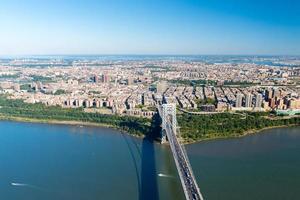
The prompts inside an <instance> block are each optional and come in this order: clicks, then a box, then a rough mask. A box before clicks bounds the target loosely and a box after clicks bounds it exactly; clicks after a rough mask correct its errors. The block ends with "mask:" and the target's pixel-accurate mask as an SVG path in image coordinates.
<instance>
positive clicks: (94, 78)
mask: <svg viewBox="0 0 300 200" xmlns="http://www.w3.org/2000/svg"><path fill="white" fill-rule="evenodd" d="M93 82H94V83H98V76H97V75H94V76H93Z"/></svg>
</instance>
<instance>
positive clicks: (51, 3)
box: [0, 0, 300, 55]
mask: <svg viewBox="0 0 300 200" xmlns="http://www.w3.org/2000/svg"><path fill="white" fill-rule="evenodd" d="M299 10H300V2H299V1H297V0H285V1H283V0H278V1H272V0H244V1H238V0H210V1H205V0H173V1H172V0H164V1H161V0H147V1H146V0H127V1H124V0H79V1H71V0H45V1H40V0H24V1H17V0H2V1H1V3H0V27H1V31H0V55H33V54H34V55H41V54H56V55H57V54H226V55H229V54H252V55H253V54H264V55H300V45H299V44H300V15H299Z"/></svg>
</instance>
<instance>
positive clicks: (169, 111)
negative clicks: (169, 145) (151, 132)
mask: <svg viewBox="0 0 300 200" xmlns="http://www.w3.org/2000/svg"><path fill="white" fill-rule="evenodd" d="M161 118H162V129H161V131H162V133H161V143H165V142H167V134H166V132H165V131H166V129H167V123H168V122H170V121H171V126H172V129H173V131H174V133H175V135H177V133H176V129H177V121H176V104H163V105H162V116H161Z"/></svg>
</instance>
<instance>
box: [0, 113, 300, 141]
mask: <svg viewBox="0 0 300 200" xmlns="http://www.w3.org/2000/svg"><path fill="white" fill-rule="evenodd" d="M5 120H6V121H15V122H27V123H40V124H56V125H71V126H89V127H100V128H101V127H102V128H111V129H114V130H117V131H120V132H121V134H124V133H125V134H127V135H130V136H133V137H136V138H140V139H143V138H145V137H146V136H145V135H136V134H130V133H129V132H127V131H124V130H121V129H120V128H119V127H117V126H113V125H109V124H104V123H96V122H84V121H74V120H70V121H68V120H61V121H59V120H49V119H36V118H29V117H15V116H6V115H2V114H0V121H5ZM294 126H299V124H290V125H281V126H270V127H264V128H261V129H251V130H247V131H245V132H243V133H242V134H241V135H233V136H224V137H222V136H220V137H214V138H206V139H201V140H197V141H184V140H182V138H181V141H183V142H182V144H183V145H190V144H195V143H201V142H205V141H212V140H222V139H235V138H242V137H246V136H249V135H254V134H259V133H260V132H262V131H264V130H269V129H276V128H288V127H294Z"/></svg>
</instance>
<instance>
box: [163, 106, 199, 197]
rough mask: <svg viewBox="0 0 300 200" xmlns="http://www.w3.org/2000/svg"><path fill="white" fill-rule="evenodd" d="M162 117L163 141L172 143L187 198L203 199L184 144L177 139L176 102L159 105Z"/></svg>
mask: <svg viewBox="0 0 300 200" xmlns="http://www.w3.org/2000/svg"><path fill="white" fill-rule="evenodd" d="M157 109H158V113H159V115H160V117H161V119H162V142H166V141H167V140H168V141H169V143H170V147H171V150H172V154H173V157H174V160H175V164H176V167H177V171H178V174H179V177H180V181H181V184H182V188H183V191H184V194H185V197H186V199H187V200H203V196H202V194H201V193H200V189H199V187H198V185H197V182H196V179H195V177H194V174H193V171H192V167H191V165H190V162H189V159H188V157H187V154H186V152H185V149H184V146H182V145H180V143H179V142H178V140H177V137H176V133H177V120H176V104H162V105H158V106H157Z"/></svg>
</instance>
